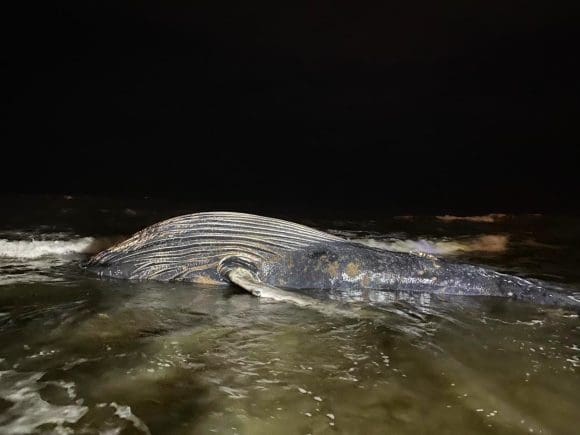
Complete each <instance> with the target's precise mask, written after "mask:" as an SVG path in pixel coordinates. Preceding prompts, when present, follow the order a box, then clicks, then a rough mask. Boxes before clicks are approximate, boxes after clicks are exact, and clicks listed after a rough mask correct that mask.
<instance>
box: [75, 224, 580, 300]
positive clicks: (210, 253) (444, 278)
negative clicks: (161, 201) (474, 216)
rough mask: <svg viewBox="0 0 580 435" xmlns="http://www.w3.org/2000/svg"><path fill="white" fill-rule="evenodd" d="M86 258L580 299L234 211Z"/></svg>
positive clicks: (204, 271)
mask: <svg viewBox="0 0 580 435" xmlns="http://www.w3.org/2000/svg"><path fill="white" fill-rule="evenodd" d="M85 266H86V267H87V269H89V270H91V271H93V272H96V273H98V274H99V275H100V276H105V277H113V278H123V279H153V280H159V281H187V282H193V283H199V284H212V285H228V284H231V283H232V282H235V283H237V284H238V285H240V286H242V287H244V288H246V289H247V290H248V288H249V287H252V288H256V287H259V285H260V283H262V284H265V285H269V286H271V287H275V288H278V289H286V290H301V289H318V290H325V291H326V290H327V291H333V290H336V291H339V292H343V293H347V294H348V293H349V292H352V293H353V294H354V293H357V292H358V293H360V291H361V290H377V291H391V292H410V293H411V292H412V293H428V294H440V295H465V296H498V297H507V298H514V299H521V300H527V301H531V302H534V303H538V304H547V305H555V306H566V307H575V308H577V307H579V306H580V300H578V299H577V298H575V297H574V296H573V295H572V294H566V293H563V292H561V291H559V290H558V289H557V288H556V287H555V286H550V285H549V284H547V283H540V282H532V281H530V280H526V279H523V278H519V277H515V276H510V275H506V274H501V273H498V272H496V271H493V270H491V269H488V268H484V267H480V266H474V265H469V264H461V263H453V262H449V261H446V260H444V259H440V258H436V257H433V256H430V255H421V254H411V253H409V254H408V253H400V252H392V251H388V250H383V249H377V248H371V247H368V246H365V245H362V244H360V243H356V242H352V241H348V240H345V239H342V238H340V237H336V236H333V235H330V234H327V233H324V232H321V231H317V230H314V229H312V228H308V227H305V226H302V225H299V224H295V223H291V222H286V221H281V220H278V219H272V218H266V217H261V216H254V215H247V214H241V213H229V212H215V213H198V214H193V215H186V216H180V217H177V218H173V219H169V220H167V221H163V222H160V223H158V224H155V225H152V226H151V227H148V228H145V229H144V230H142V231H140V232H139V233H136V234H135V235H134V236H133V237H131V238H130V239H128V240H126V241H125V242H123V243H120V244H118V245H116V246H113V247H111V248H109V249H107V250H106V251H103V252H101V253H99V254H97V255H96V256H94V257H93V258H91V259H90V260H89V261H88V262H87V263H86V264H85ZM236 269H237V270H240V269H242V270H245V271H249V272H250V275H248V274H247V273H246V275H244V276H245V277H242V278H241V280H236V279H233V277H234V276H238V277H239V276H240V274H237V275H236V274H232V273H231V272H232V271H233V270H236ZM248 279H249V281H248ZM248 282H250V283H249V284H248V285H245V283H248ZM254 294H258V293H257V292H255V293H254ZM276 294H278V295H279V294H280V293H279V292H277V293H276Z"/></svg>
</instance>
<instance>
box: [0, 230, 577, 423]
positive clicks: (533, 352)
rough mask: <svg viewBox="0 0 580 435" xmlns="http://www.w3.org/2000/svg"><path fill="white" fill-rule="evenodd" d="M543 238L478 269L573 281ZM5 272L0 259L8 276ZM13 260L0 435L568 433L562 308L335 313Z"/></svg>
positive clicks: (566, 319) (396, 304) (379, 307)
mask: <svg viewBox="0 0 580 435" xmlns="http://www.w3.org/2000/svg"><path fill="white" fill-rule="evenodd" d="M467 224H469V225H474V224H473V223H470V222H468V223H462V225H467ZM350 225H351V229H353V230H356V228H353V227H352V224H350ZM405 225H407V226H408V227H407V228H405V231H406V234H407V235H408V234H409V232H410V231H411V228H413V222H409V221H407V220H405ZM436 225H437V227H435V228H434V229H433V230H432V233H433V234H434V235H438V236H440V235H441V234H440V232H441V231H442V230H441V229H440V225H442V224H441V223H440V222H436ZM375 231H376V229H375ZM397 231H401V228H399V229H397ZM445 231H447V234H446V236H447V237H450V238H453V236H454V233H453V231H455V230H453V229H445ZM462 231H463V232H462V234H465V231H464V230H462ZM478 231H479V229H478ZM493 231H495V232H497V231H498V229H497V228H495V227H494V228H493ZM425 234H428V231H427V230H423V232H422V235H423V236H424V235H425ZM357 236H360V233H357ZM536 236H537V234H536ZM373 237H376V234H374V235H373ZM517 237H518V235H517V234H515V235H511V238H510V240H516V242H517V240H518V238H517ZM527 238H529V237H528V235H525V236H521V237H520V240H527ZM546 243H549V244H550V247H549V248H546V247H542V246H536V245H534V246H531V245H529V244H528V245H525V246H524V245H523V244H520V245H517V244H516V243H513V244H512V245H510V250H508V251H507V252H506V253H503V254H501V256H500V257H498V256H497V255H498V254H494V255H496V256H495V257H494V256H491V257H488V258H484V257H481V258H484V260H485V262H488V263H490V264H499V263H501V262H504V263H505V264H506V267H509V268H512V269H514V270H516V269H518V268H521V269H522V270H527V271H528V272H529V271H534V270H538V271H539V273H540V274H544V273H545V275H546V276H547V275H550V274H552V275H558V276H563V277H569V276H572V277H574V274H575V273H576V272H575V269H574V268H573V265H574V264H576V263H575V261H576V260H577V257H576V260H574V258H572V259H570V258H569V257H567V261H568V262H567V263H565V262H560V263H559V265H560V266H559V268H558V264H555V263H550V262H549V261H545V262H544V260H543V259H546V258H547V259H549V258H553V256H554V255H556V254H554V251H555V250H556V248H554V246H558V247H559V248H558V249H560V250H562V251H564V252H571V247H570V246H565V245H563V244H562V240H561V239H560V240H559V241H554V240H549V238H547V241H546ZM558 243H559V244H558ZM558 252H559V251H558ZM562 258H563V257H562ZM9 261H11V262H12V263H10V262H9ZM34 261H40V260H39V259H35V260H34ZM54 261H56V260H54ZM13 263H14V264H16V263H15V262H14V261H13V260H5V261H4V264H5V265H8V266H6V267H9V269H10V273H13V272H14V271H15V270H16V269H15V267H16V266H14V265H13ZM10 264H12V266H11V265H10ZM27 264H28V266H26V267H30V268H31V269H30V270H28V272H26V271H20V272H19V273H20V274H21V275H22V276H27V277H28V278H27V279H21V280H18V281H13V282H5V283H4V285H2V286H0V343H1V346H0V433H2V434H4V433H6V434H10V433H14V434H16V433H31V432H33V431H34V430H37V431H38V432H41V433H42V432H45V433H72V432H74V433H105V434H115V433H123V434H125V433H129V434H130V433H152V434H157V433H164V434H166V433H167V434H208V433H223V434H272V433H276V434H308V433H310V434H322V433H329V434H330V433H345V434H347V433H348V434H384V433H396V434H417V433H470V434H473V433H502V434H512V433H513V434H521V433H532V432H533V433H543V434H561V433H562V434H564V433H566V434H567V433H576V432H577V422H578V414H577V410H578V405H579V404H580V377H579V372H578V371H579V370H580V367H579V366H580V320H579V318H578V315H577V314H576V313H573V312H568V311H563V310H559V309H551V308H545V307H536V306H532V305H529V304H525V303H518V302H515V301H504V300H497V299H492V298H488V299H486V298H448V299H435V298H429V297H424V296H417V295H411V296H413V298H410V297H409V295H406V296H405V295H399V297H398V298H397V300H389V299H388V298H387V299H385V298H384V296H385V295H369V294H367V295H365V298H366V305H365V306H364V307H362V308H361V304H360V300H358V299H360V298H355V300H354V301H353V300H349V299H348V298H347V297H346V295H344V294H342V295H341V294H330V295H327V297H329V298H330V299H331V300H333V303H337V302H338V303H341V304H343V305H342V306H343V307H350V308H351V309H352V310H353V313H355V315H353V316H340V315H334V316H333V315H329V314H323V313H320V312H317V311H313V310H309V309H304V308H299V307H296V306H293V305H288V304H285V303H268V302H266V301H260V300H257V299H256V298H253V297H251V296H249V295H247V294H245V293H243V292H241V291H238V290H237V289H235V288H211V287H194V286H192V285H190V284H163V283H154V282H142V283H131V282H124V281H107V280H99V279H96V278H95V277H93V276H87V275H84V274H83V273H82V272H81V271H79V269H78V268H77V267H76V264H74V263H72V264H71V263H66V262H65V263H58V264H56V263H54V264H53V263H51V264H50V269H47V268H44V269H43V268H41V267H40V266H38V265H36V263H34V264H33V263H27ZM31 265H32V266H31ZM530 265H531V266H532V267H529V266H530ZM18 267H20V266H18ZM26 273H29V274H28V275H26ZM32 273H37V274H38V273H40V274H41V275H42V276H44V277H46V278H47V279H43V280H34V279H32V278H31V277H32V275H31V274H32ZM52 278H55V279H52ZM351 297H352V295H351ZM349 304H350V305H349Z"/></svg>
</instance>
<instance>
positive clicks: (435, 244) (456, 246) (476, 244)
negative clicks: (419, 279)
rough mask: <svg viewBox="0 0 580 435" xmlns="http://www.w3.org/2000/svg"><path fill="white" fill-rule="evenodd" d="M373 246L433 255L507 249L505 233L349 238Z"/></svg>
mask: <svg viewBox="0 0 580 435" xmlns="http://www.w3.org/2000/svg"><path fill="white" fill-rule="evenodd" d="M351 240H353V241H356V242H358V243H362V244H363V245H367V246H370V247H373V248H380V249H387V250H389V251H396V252H421V253H425V254H433V255H445V254H457V253H461V252H475V251H479V252H502V251H505V250H506V249H507V244H508V237H507V236H505V235H484V236H479V237H474V238H471V239H466V240H433V239H418V240H412V239H405V240H392V239H390V240H381V239H375V238H360V239H351Z"/></svg>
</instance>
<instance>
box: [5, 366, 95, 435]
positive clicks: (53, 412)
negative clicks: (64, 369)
mask: <svg viewBox="0 0 580 435" xmlns="http://www.w3.org/2000/svg"><path fill="white" fill-rule="evenodd" d="M43 375H44V373H41V372H30V373H19V372H16V371H14V370H8V371H0V397H1V398H2V399H4V400H7V401H8V402H11V403H12V406H11V407H10V408H8V409H6V410H5V411H4V412H3V414H2V418H1V419H0V433H2V434H6V435H9V434H10V435H12V434H29V433H34V432H36V429H37V428H38V427H40V426H42V425H45V424H54V425H56V427H55V428H54V429H53V433H69V432H70V428H69V427H67V426H66V424H71V423H76V422H77V421H78V420H79V419H80V418H81V417H82V416H83V415H85V414H86V413H87V411H88V408H87V407H86V406H81V405H78V404H75V405H53V404H51V403H49V402H47V401H46V400H44V399H43V398H42V397H41V395H40V391H41V390H42V389H43V388H44V387H45V386H47V385H55V386H57V387H61V388H64V389H65V390H66V391H67V395H68V396H69V398H71V399H74V398H75V397H76V392H75V390H74V384H72V383H69V382H67V383H65V382H62V381H59V382H55V381H51V382H42V381H40V379H41V378H42V376H43ZM71 401H72V400H71Z"/></svg>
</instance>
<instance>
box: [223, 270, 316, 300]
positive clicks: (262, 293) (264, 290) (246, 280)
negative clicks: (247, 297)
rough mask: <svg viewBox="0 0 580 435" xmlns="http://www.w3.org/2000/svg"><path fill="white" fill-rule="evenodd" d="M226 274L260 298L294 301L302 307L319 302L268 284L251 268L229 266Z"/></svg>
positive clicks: (235, 282) (232, 280) (233, 281)
mask: <svg viewBox="0 0 580 435" xmlns="http://www.w3.org/2000/svg"><path fill="white" fill-rule="evenodd" d="M225 276H226V277H227V278H228V279H229V280H230V281H231V282H232V283H234V284H236V285H237V286H239V287H241V288H243V289H244V290H246V291H248V292H249V293H251V294H252V295H254V296H257V297H259V298H267V299H272V300H275V301H284V302H292V303H294V304H296V305H299V306H301V307H305V306H312V305H315V304H316V303H317V301H316V300H314V299H312V298H309V297H307V296H303V295H299V294H296V293H292V292H290V291H287V290H282V289H279V288H277V287H274V286H271V285H269V284H266V283H264V282H262V281H260V280H259V279H258V278H257V277H256V276H255V275H254V274H253V273H252V272H251V271H250V270H248V269H246V268H245V267H242V266H238V267H232V268H229V269H228V270H227V272H225Z"/></svg>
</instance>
